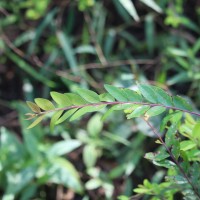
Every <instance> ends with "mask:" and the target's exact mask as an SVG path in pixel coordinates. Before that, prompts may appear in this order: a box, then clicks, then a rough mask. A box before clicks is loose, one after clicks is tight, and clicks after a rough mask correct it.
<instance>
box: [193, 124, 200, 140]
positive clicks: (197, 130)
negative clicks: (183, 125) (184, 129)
mask: <svg viewBox="0 0 200 200" xmlns="http://www.w3.org/2000/svg"><path fill="white" fill-rule="evenodd" d="M192 136H193V137H194V138H195V139H198V140H199V142H200V122H198V123H196V124H195V126H194V128H193V130H192Z"/></svg>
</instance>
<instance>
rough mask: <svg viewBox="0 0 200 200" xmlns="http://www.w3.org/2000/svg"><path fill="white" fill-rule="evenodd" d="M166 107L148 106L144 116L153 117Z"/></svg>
mask: <svg viewBox="0 0 200 200" xmlns="http://www.w3.org/2000/svg"><path fill="white" fill-rule="evenodd" d="M165 110H166V108H165V107H162V106H154V107H152V108H150V109H149V110H148V111H147V112H146V114H145V115H146V116H149V117H153V116H156V115H160V114H161V113H163V112H165Z"/></svg>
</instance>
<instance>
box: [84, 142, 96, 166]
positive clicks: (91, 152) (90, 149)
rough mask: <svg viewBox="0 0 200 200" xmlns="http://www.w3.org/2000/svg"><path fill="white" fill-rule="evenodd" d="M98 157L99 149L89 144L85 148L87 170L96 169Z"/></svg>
mask: <svg viewBox="0 0 200 200" xmlns="http://www.w3.org/2000/svg"><path fill="white" fill-rule="evenodd" d="M98 156H99V153H98V151H97V148H96V147H95V146H94V145H92V144H89V145H86V146H85V147H84V149H83V162H84V164H85V166H86V167H87V168H91V167H94V165H95V163H96V161H97V158H98Z"/></svg>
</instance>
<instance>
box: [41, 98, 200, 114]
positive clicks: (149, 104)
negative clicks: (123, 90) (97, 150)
mask: <svg viewBox="0 0 200 200" xmlns="http://www.w3.org/2000/svg"><path fill="white" fill-rule="evenodd" d="M125 104H126V105H128V104H130V105H147V106H150V107H155V106H161V107H164V108H166V109H172V110H179V111H182V112H185V113H189V114H191V115H196V116H198V117H200V113H196V112H193V111H189V110H184V109H181V108H176V107H173V106H165V105H162V104H157V103H153V104H152V103H144V102H131V101H129V102H121V101H115V102H100V103H91V104H84V105H80V106H67V107H64V108H55V109H53V110H48V111H43V112H40V113H38V115H43V114H47V113H50V112H55V111H59V110H64V111H65V110H70V109H73V108H78V109H80V108H83V107H87V106H93V107H95V106H101V105H125Z"/></svg>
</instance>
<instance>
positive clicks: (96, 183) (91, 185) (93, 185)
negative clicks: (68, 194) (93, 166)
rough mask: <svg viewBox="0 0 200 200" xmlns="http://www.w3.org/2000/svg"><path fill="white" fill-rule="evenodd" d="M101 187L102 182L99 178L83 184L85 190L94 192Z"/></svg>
mask: <svg viewBox="0 0 200 200" xmlns="http://www.w3.org/2000/svg"><path fill="white" fill-rule="evenodd" d="M101 185H102V180H101V179H99V178H93V179H90V180H89V181H87V182H86V183H85V187H86V189H87V190H94V189H97V188H98V187H100V186H101Z"/></svg>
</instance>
